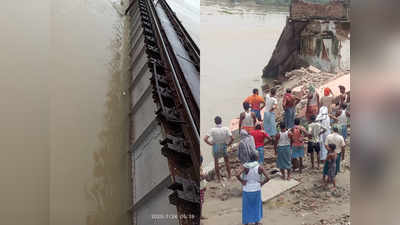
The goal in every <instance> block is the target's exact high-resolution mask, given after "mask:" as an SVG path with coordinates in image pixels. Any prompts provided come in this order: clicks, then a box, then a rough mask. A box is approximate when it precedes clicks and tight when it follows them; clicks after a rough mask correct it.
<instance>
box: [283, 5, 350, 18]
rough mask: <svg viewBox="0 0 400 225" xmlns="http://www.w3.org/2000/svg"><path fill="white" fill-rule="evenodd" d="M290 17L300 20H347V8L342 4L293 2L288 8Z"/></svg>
mask: <svg viewBox="0 0 400 225" xmlns="http://www.w3.org/2000/svg"><path fill="white" fill-rule="evenodd" d="M290 17H291V18H293V19H300V18H331V19H333V18H335V19H344V18H347V8H346V7H345V6H344V4H343V3H342V2H337V1H335V2H330V3H327V4H317V3H310V2H304V1H293V2H292V4H291V7H290Z"/></svg>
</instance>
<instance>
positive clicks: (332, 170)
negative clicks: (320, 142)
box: [323, 144, 337, 188]
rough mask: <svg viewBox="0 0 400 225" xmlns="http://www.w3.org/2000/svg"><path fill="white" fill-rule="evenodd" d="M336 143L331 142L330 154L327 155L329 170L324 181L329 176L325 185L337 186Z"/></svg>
mask: <svg viewBox="0 0 400 225" xmlns="http://www.w3.org/2000/svg"><path fill="white" fill-rule="evenodd" d="M335 149H336V145H335V144H329V145H328V152H329V153H328V156H327V157H326V161H327V164H328V170H327V173H326V174H324V177H323V179H324V181H325V177H326V176H328V180H326V181H325V187H327V186H328V184H330V183H331V184H333V188H336V182H335V177H336V157H337V156H336V151H335Z"/></svg>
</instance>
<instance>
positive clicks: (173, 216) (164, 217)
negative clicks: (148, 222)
mask: <svg viewBox="0 0 400 225" xmlns="http://www.w3.org/2000/svg"><path fill="white" fill-rule="evenodd" d="M194 217H195V216H194V214H181V215H179V216H178V215H177V214H151V219H153V220H171V219H172V220H176V219H194Z"/></svg>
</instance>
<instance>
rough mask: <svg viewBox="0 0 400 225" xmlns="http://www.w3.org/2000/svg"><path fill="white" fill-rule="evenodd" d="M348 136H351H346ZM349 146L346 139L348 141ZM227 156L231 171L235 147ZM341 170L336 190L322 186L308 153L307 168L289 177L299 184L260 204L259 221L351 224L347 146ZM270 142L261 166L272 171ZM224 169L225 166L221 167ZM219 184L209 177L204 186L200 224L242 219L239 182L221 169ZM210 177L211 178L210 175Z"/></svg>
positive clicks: (228, 224)
mask: <svg viewBox="0 0 400 225" xmlns="http://www.w3.org/2000/svg"><path fill="white" fill-rule="evenodd" d="M349 139H350V138H349ZM347 146H349V140H347ZM229 157H230V160H231V165H232V167H233V170H235V169H238V168H239V161H238V159H237V150H236V149H230V153H229ZM345 157H346V158H345V160H344V161H342V163H341V172H340V173H339V174H338V175H337V176H336V183H337V188H336V190H333V189H330V190H326V189H324V188H323V186H322V165H321V167H320V169H319V170H318V169H311V162H310V158H309V156H306V157H305V160H304V164H305V166H306V168H305V169H304V170H303V173H302V174H299V173H298V172H294V173H293V174H292V179H295V180H297V181H299V182H301V183H300V184H299V185H298V186H296V187H294V188H292V189H290V190H288V191H286V192H284V193H282V194H281V195H278V196H276V197H275V198H273V199H271V200H269V201H267V202H266V203H264V205H263V213H264V218H263V220H262V224H268V225H317V224H318V225H321V224H324V225H346V224H350V222H349V221H350V148H349V147H346V154H345ZM275 160H276V158H275V156H274V154H273V148H272V145H267V146H266V147H265V162H264V165H263V166H264V168H265V169H266V170H267V171H272V170H273V168H275V167H276V164H275ZM223 168H225V167H223ZM221 172H222V173H221V174H222V175H223V177H224V179H223V181H222V182H221V183H217V182H216V181H215V180H210V181H209V183H208V185H207V191H206V195H205V203H204V205H203V211H204V213H203V215H204V216H205V217H206V218H207V219H205V220H202V224H203V225H240V224H242V223H241V218H242V205H241V204H242V199H241V188H242V187H241V184H240V183H239V181H237V180H236V178H232V179H231V180H228V179H227V178H226V172H225V169H223V171H221ZM209 179H213V174H210V177H209Z"/></svg>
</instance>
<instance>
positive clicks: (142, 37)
mask: <svg viewBox="0 0 400 225" xmlns="http://www.w3.org/2000/svg"><path fill="white" fill-rule="evenodd" d="M125 14H126V15H128V16H129V21H130V22H129V23H130V37H129V38H130V58H131V60H132V61H131V70H130V71H131V77H132V78H131V83H130V89H129V92H130V93H129V94H130V97H131V110H130V115H129V117H130V146H131V147H130V150H129V153H130V154H131V157H130V158H131V165H132V170H131V183H132V190H133V191H132V207H131V209H130V212H131V213H132V220H133V224H134V225H145V224H154V221H155V220H158V221H159V222H157V223H160V224H178V223H179V224H181V225H186V224H200V219H199V215H200V195H199V181H200V171H199V168H200V143H199V131H200V129H199V126H200V110H199V107H200V50H199V48H198V47H197V45H196V43H195V42H194V41H193V40H192V38H191V37H190V35H189V34H188V32H187V31H186V30H185V28H184V26H183V25H182V24H181V22H180V21H179V20H178V18H177V16H176V15H175V13H174V12H173V11H172V9H171V8H170V6H169V5H168V4H167V2H166V1H165V0H158V1H153V0H132V1H130V4H129V7H128V8H127V9H126V12H125Z"/></svg>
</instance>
